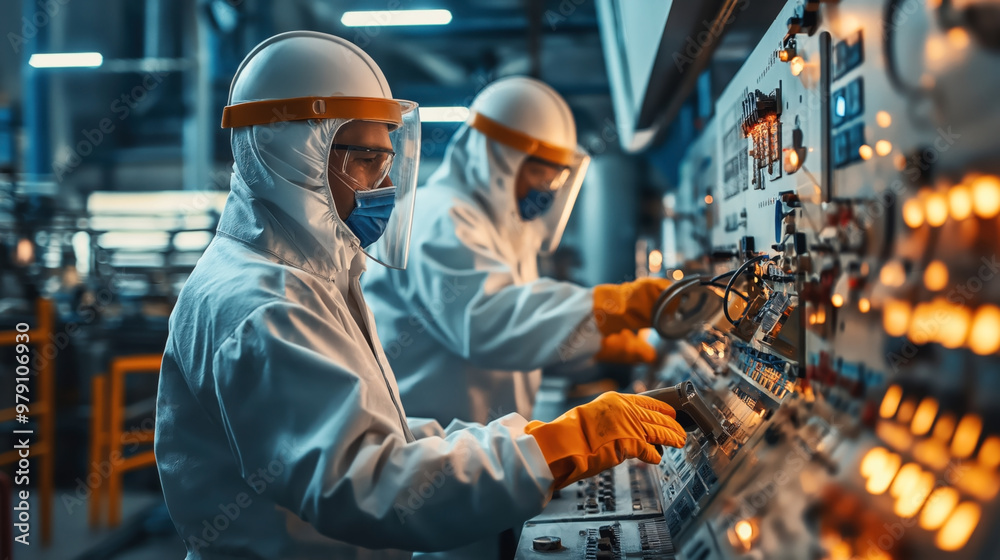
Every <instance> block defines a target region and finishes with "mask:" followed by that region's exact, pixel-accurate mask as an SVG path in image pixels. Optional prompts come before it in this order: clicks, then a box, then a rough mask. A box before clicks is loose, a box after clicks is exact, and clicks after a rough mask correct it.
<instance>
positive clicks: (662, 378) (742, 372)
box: [518, 0, 1000, 560]
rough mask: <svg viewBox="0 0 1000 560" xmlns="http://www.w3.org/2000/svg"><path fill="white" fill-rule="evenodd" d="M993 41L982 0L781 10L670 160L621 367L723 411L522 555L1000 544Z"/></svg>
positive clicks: (849, 0) (999, 62)
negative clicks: (649, 361) (649, 341)
mask: <svg viewBox="0 0 1000 560" xmlns="http://www.w3.org/2000/svg"><path fill="white" fill-rule="evenodd" d="M997 37H1000V2H996V1H990V0H978V1H977V0H967V1H956V0H952V1H949V0H934V1H931V0H926V1H924V0H913V1H903V0H884V1H879V2H870V1H864V0H841V1H823V2H820V1H818V0H793V1H790V2H788V3H787V4H786V5H785V7H784V8H783V9H782V11H781V13H780V14H779V15H778V17H777V18H776V19H775V20H774V22H773V24H772V25H771V26H770V27H769V28H768V30H767V31H766V32H765V33H764V34H763V36H762V38H761V40H760V42H759V43H758V45H757V46H756V48H755V49H753V51H752V52H751V54H750V55H749V56H748V57H747V59H746V62H745V63H744V64H743V66H742V68H741V69H740V70H739V71H738V72H737V73H736V75H735V77H734V78H733V79H732V80H731V82H730V83H729V84H728V86H726V87H725V88H724V90H723V91H722V93H721V94H720V95H719V97H718V99H717V100H716V103H715V111H714V117H713V118H712V120H711V121H710V122H709V123H708V124H707V125H706V126H705V127H704V129H703V131H702V133H701V135H700V137H699V138H698V139H697V141H695V142H693V143H692V144H691V145H690V146H689V148H688V152H687V156H686V157H685V160H684V161H683V162H682V165H681V178H682V180H681V184H680V185H679V187H678V191H677V193H676V195H675V196H674V199H673V200H674V202H675V205H674V206H673V207H672V208H671V209H670V213H669V216H668V218H669V219H672V220H675V222H676V224H677V228H678V229H677V231H678V235H677V236H676V237H677V241H676V242H677V247H673V248H672V249H673V250H675V251H676V253H677V254H678V255H680V256H682V258H683V259H684V265H683V267H682V273H683V274H682V275H681V276H682V277H683V280H682V281H678V282H677V283H675V284H674V286H672V288H671V289H670V290H668V291H667V292H665V293H664V295H663V296H662V297H661V300H662V301H660V302H658V305H657V307H656V310H655V312H654V314H655V317H654V327H655V328H656V331H657V333H658V337H657V341H656V342H657V343H658V345H659V350H660V353H661V356H662V358H661V361H660V363H658V364H657V365H656V367H654V368H651V369H650V370H648V371H644V372H642V373H641V375H640V376H639V378H637V379H636V380H635V386H636V391H637V392H641V391H646V390H651V389H657V388H661V387H672V386H676V385H678V384H682V383H689V384H690V386H691V387H693V390H694V391H696V392H697V394H698V395H700V396H701V397H702V398H703V399H704V402H705V404H706V406H707V407H708V410H709V411H710V414H711V415H712V417H713V419H714V421H715V422H717V424H718V426H720V427H721V430H717V429H716V428H712V429H707V428H705V427H702V426H697V427H694V428H693V429H691V430H690V431H689V434H688V438H687V442H686V444H685V446H684V447H683V448H681V449H665V450H664V453H663V460H662V461H661V463H660V464H659V465H655V466H654V465H649V466H645V465H642V464H639V463H637V462H630V463H627V464H626V465H622V466H619V467H616V468H615V469H612V470H611V471H608V472H607V473H602V474H601V475H599V476H597V477H594V478H593V479H590V480H588V481H583V482H581V483H578V484H577V485H576V486H572V487H570V488H567V489H564V490H563V491H562V492H561V496H560V497H559V498H556V499H554V500H553V503H552V504H550V506H549V508H548V509H546V511H545V512H544V513H543V514H542V515H540V516H539V517H537V518H535V519H532V520H531V521H529V522H528V523H527V524H525V526H524V532H523V534H522V537H521V541H520V543H519V547H518V558H525V559H526V558H547V557H552V558H556V557H561V558H674V557H676V558H682V559H697V560H708V559H723V558H725V559H734V558H754V559H772V558H789V559H799V558H809V559H812V558H815V559H823V558H831V559H845V560H846V559H880V560H885V559H911V558H912V559H931V558H933V559H939V558H945V559H948V558H962V559H966V558H968V559H987V558H996V557H997V551H998V550H1000V530H998V529H1000V515H998V514H1000V500H998V493H1000V261H998V260H997V253H998V251H1000V135H998V134H997V133H996V131H997V130H1000V42H998V41H997ZM685 232H686V233H685ZM673 277H674V278H675V279H678V275H674V276H673ZM716 432H717V433H716ZM634 473H641V476H637V475H634ZM611 488H614V490H613V491H612V490H611ZM636 489H641V491H640V492H639V494H640V496H639V497H638V499H637V498H636V493H635V492H636ZM609 501H610V502H611V503H612V504H613V507H609V506H608V505H607V504H608V502H609ZM629 503H631V504H632V506H631V507H632V508H634V509H630V508H629V507H622V505H623V504H629ZM553 543H557V544H553Z"/></svg>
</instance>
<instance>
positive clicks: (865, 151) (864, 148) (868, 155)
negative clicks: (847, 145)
mask: <svg viewBox="0 0 1000 560" xmlns="http://www.w3.org/2000/svg"><path fill="white" fill-rule="evenodd" d="M873 151H874V150H872V147H871V146H869V145H868V144H862V145H861V147H860V148H858V155H859V156H861V159H864V160H869V159H872V153H873Z"/></svg>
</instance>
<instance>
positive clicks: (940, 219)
mask: <svg viewBox="0 0 1000 560" xmlns="http://www.w3.org/2000/svg"><path fill="white" fill-rule="evenodd" d="M924 205H925V214H926V216H927V224H928V225H930V226H931V227H939V226H941V225H943V224H944V223H945V222H946V221H947V220H948V198H947V197H945V195H944V194H942V193H938V192H935V193H930V194H929V195H927V198H926V199H925V200H924Z"/></svg>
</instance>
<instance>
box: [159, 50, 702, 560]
mask: <svg viewBox="0 0 1000 560" xmlns="http://www.w3.org/2000/svg"><path fill="white" fill-rule="evenodd" d="M223 126H225V127H227V128H231V129H232V148H233V157H234V160H235V163H234V165H233V174H232V181H231V189H232V190H231V192H230V194H229V198H228V200H227V202H226V207H225V210H224V211H223V213H222V217H221V219H220V222H219V226H218V231H217V235H216V236H215V238H214V239H213V241H212V243H211V244H210V245H209V247H208V249H206V251H205V254H204V255H203V256H202V258H201V259H200V260H199V261H198V264H197V266H196V267H195V269H194V271H193V272H192V273H191V275H190V277H189V278H188V280H187V282H186V283H185V285H184V289H183V290H182V291H181V293H180V295H179V296H178V300H177V304H176V307H175V308H174V310H173V312H172V313H171V316H170V331H169V336H168V339H167V344H166V349H165V350H164V354H163V365H162V368H161V371H160V378H159V389H158V393H157V402H156V439H155V450H156V461H157V468H158V470H159V474H160V481H161V483H162V485H163V495H164V498H165V500H166V504H167V508H168V509H169V511H170V517H171V519H172V520H173V522H174V525H175V527H176V528H177V531H178V533H179V534H180V536H181V537H182V538H183V539H184V544H185V546H186V547H187V559H188V560H199V559H206V560H212V559H229V558H257V559H264V558H266V559H269V560H270V559H296V560H302V559H308V558H317V559H318V558H323V559H329V558H387V557H393V558H400V557H402V558H408V557H410V552H409V551H420V550H431V551H433V550H444V549H451V548H455V547H456V546H460V545H463V544H465V543H467V542H470V541H473V540H475V539H481V538H483V537H485V536H487V535H495V534H497V533H499V532H500V531H502V530H503V529H505V528H508V527H513V526H520V525H521V524H522V523H523V522H524V521H525V520H526V519H527V518H529V517H531V516H533V515H536V514H537V513H538V512H540V511H541V509H542V508H543V507H544V506H545V504H546V503H547V502H548V500H549V498H550V497H551V495H552V492H553V491H554V490H555V489H558V488H561V487H564V486H566V485H567V484H570V483H572V482H573V481H576V480H579V479H581V478H584V477H587V476H591V475H593V474H596V473H598V472H600V471H602V470H604V469H607V468H609V467H611V466H614V465H616V464H618V463H620V462H621V461H623V460H624V459H626V458H629V457H638V458H640V459H642V460H644V461H647V462H657V461H659V460H660V454H659V453H658V452H657V450H656V448H655V447H654V444H662V445H673V446H680V445H683V443H684V438H685V434H684V431H683V429H682V428H681V427H680V426H679V425H678V424H677V422H676V421H675V420H674V411H673V409H671V408H670V407H669V406H667V405H665V404H663V403H661V402H660V401H657V400H655V399H651V398H649V397H643V396H638V395H621V394H618V393H605V394H604V395H602V396H601V397H599V398H598V399H596V400H595V401H594V402H592V403H588V404H586V405H582V406H580V407H577V408H575V409H573V410H571V411H569V412H567V413H566V414H565V415H563V416H561V417H560V418H558V419H556V420H554V421H552V422H548V423H545V422H538V421H533V422H528V421H527V420H526V419H525V418H523V417H521V416H519V415H517V414H508V415H506V416H504V417H503V418H500V419H497V420H495V421H493V422H491V423H489V424H487V425H485V426H484V425H464V424H461V423H454V424H452V425H450V426H449V427H448V429H447V430H445V429H442V428H441V426H440V425H438V423H437V422H434V421H427V420H419V419H416V418H412V417H410V415H408V414H407V413H406V412H405V411H404V408H403V406H402V405H401V404H400V400H399V395H398V390H397V387H396V382H395V378H394V376H393V372H392V369H391V368H390V367H389V365H388V364H387V363H386V356H385V354H384V352H383V351H382V348H381V343H380V341H379V337H378V335H377V332H376V330H375V326H374V322H373V319H372V315H371V312H370V311H369V310H368V307H367V305H366V304H365V300H364V299H363V297H362V294H361V290H360V284H359V282H358V278H359V277H360V276H361V273H362V271H364V270H365V267H366V259H367V257H366V251H370V252H374V253H377V255H378V257H379V259H380V260H381V262H383V263H385V264H388V265H393V266H405V263H406V255H407V243H408V240H409V231H410V218H411V216H412V211H413V205H412V204H413V196H414V189H415V187H416V166H417V161H416V157H417V155H418V154H419V153H420V146H419V139H420V126H419V119H418V118H417V111H416V104H414V103H412V102H408V101H403V100H397V99H393V97H392V94H391V92H390V90H389V85H388V83H387V82H386V80H385V77H384V76H383V75H382V72H381V70H380V69H379V67H378V65H376V64H375V62H374V61H373V60H372V59H371V58H369V57H368V55H366V54H365V53H364V52H363V51H362V50H361V49H359V48H358V47H356V46H355V45H352V44H351V43H349V42H347V41H344V40H343V39H340V38H337V37H334V36H331V35H326V34H323V33H315V32H309V31H298V32H290V33H284V34H281V35H277V36H275V37H272V38H271V39H268V40H266V41H264V42H263V43H261V44H260V45H258V46H257V48H255V49H254V50H253V51H252V52H251V53H250V54H249V55H248V56H247V57H246V59H245V60H244V61H243V63H242V64H241V65H240V67H239V69H238V70H237V72H236V76H235V77H234V79H233V84H232V88H231V90H230V98H229V105H228V106H227V107H226V108H225V110H224V112H223ZM374 268H378V267H377V266H376V267H374ZM376 549H377V550H376Z"/></svg>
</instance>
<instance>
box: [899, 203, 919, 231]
mask: <svg viewBox="0 0 1000 560" xmlns="http://www.w3.org/2000/svg"><path fill="white" fill-rule="evenodd" d="M903 222H905V223H906V225H908V226H910V227H911V228H913V229H917V228H918V227H920V226H922V225H924V205H923V204H921V202H920V201H919V200H917V199H915V198H910V199H908V200H907V201H906V202H904V203H903Z"/></svg>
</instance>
